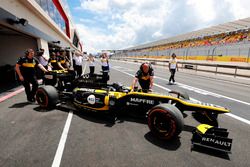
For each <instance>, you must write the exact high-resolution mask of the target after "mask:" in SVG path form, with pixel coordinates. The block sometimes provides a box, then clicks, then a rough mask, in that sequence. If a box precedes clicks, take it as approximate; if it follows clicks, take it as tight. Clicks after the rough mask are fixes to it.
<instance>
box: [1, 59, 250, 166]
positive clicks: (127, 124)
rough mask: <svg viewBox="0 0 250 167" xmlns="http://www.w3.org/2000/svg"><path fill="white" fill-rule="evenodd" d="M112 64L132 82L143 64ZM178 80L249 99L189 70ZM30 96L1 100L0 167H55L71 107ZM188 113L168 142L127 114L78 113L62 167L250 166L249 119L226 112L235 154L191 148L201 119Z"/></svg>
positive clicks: (118, 77) (240, 108)
mask: <svg viewBox="0 0 250 167" xmlns="http://www.w3.org/2000/svg"><path fill="white" fill-rule="evenodd" d="M111 65H112V67H113V68H114V69H111V73H110V75H111V80H110V83H112V82H121V83H124V84H125V85H131V82H132V79H133V77H131V76H130V75H127V74H125V73H124V72H126V73H129V74H132V75H134V74H135V72H136V70H137V69H138V66H139V65H135V64H130V63H117V62H111ZM116 69H117V70H119V71H117V70H116ZM96 71H98V69H97V70H96ZM155 75H156V76H158V77H160V78H156V79H155V83H156V84H158V85H161V86H163V87H165V88H168V89H173V88H176V89H183V85H182V87H181V86H180V85H178V84H177V85H167V81H166V80H163V79H164V78H165V79H168V77H169V73H168V72H167V70H165V71H164V69H162V68H158V67H155ZM161 78H163V79H161ZM190 78H191V79H190ZM176 80H177V82H179V83H182V84H186V85H189V86H193V87H197V88H200V89H204V90H207V91H211V92H213V93H218V94H222V95H224V96H228V97H234V98H236V99H238V100H242V101H245V102H249V101H250V100H249V97H248V96H247V94H248V95H249V87H244V86H239V85H235V84H233V83H223V84H222V83H218V82H217V81H215V80H211V79H204V78H202V79H201V78H200V77H197V76H194V75H193V76H192V77H190V75H188V74H184V73H177V75H176ZM194 90H195V89H192V90H187V89H185V91H187V92H188V93H189V94H190V96H191V97H192V98H195V99H197V100H200V101H204V102H210V103H214V104H219V105H221V106H226V107H228V108H230V109H231V110H232V113H233V114H236V115H237V114H238V115H239V116H241V117H243V118H245V119H248V120H249V106H247V105H245V104H241V103H238V102H235V101H230V100H229V99H225V98H221V97H220V98H216V97H214V96H211V95H204V94H200V92H199V91H197V90H196V92H195V91H194ZM154 91H157V92H162V93H163V92H165V91H166V90H164V89H161V88H159V87H157V86H154ZM197 92H199V93H197ZM203 93H204V92H203ZM235 95H237V96H235ZM25 101H26V99H25V97H24V93H21V94H19V95H17V96H15V97H13V98H11V99H8V100H7V101H4V102H2V103H0V111H1V112H0V129H1V131H0V136H1V138H0V150H1V152H0V166H51V164H52V161H53V159H54V156H55V152H56V150H57V146H58V143H59V140H60V137H61V133H62V131H63V127H64V124H65V121H66V118H67V115H68V112H67V111H61V110H52V111H49V112H45V111H41V110H40V109H39V107H38V106H37V105H36V104H27V103H25ZM186 113H187V114H188V116H187V117H186V118H185V128H184V131H183V132H182V133H181V134H180V137H179V139H178V140H176V141H171V142H166V141H161V140H158V139H156V138H155V137H154V136H152V135H151V134H150V133H149V129H148V127H147V125H146V124H144V122H143V121H141V120H137V119H133V118H128V117H124V118H119V120H117V121H116V123H115V124H111V123H110V119H109V117H108V116H99V115H96V114H88V113H83V112H74V116H73V118H72V122H71V125H70V129H69V133H68V138H67V141H66V145H65V148H64V152H63V156H62V161H61V165H60V166H130V167H131V166H148V167H151V166H185V167H186V166H250V160H249V159H248V157H249V156H248V154H249V148H250V142H249V141H248V139H249V137H250V128H249V125H248V124H246V123H243V122H240V121H238V120H236V119H234V118H231V117H229V116H227V115H221V116H220V118H219V120H220V126H221V127H224V128H227V129H229V131H230V134H229V137H232V138H233V147H232V154H229V155H226V154H220V153H216V152H214V151H210V150H198V151H192V152H191V151H190V147H191V141H190V139H191V137H192V134H191V131H192V129H193V128H194V127H195V126H196V125H198V124H199V123H198V122H196V121H195V120H194V119H193V118H192V116H191V115H190V113H188V112H186Z"/></svg>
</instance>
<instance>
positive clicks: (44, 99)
mask: <svg viewBox="0 0 250 167" xmlns="http://www.w3.org/2000/svg"><path fill="white" fill-rule="evenodd" d="M36 101H37V103H38V104H39V105H40V106H41V107H47V106H48V96H47V94H46V93H45V92H44V91H43V90H42V89H39V90H37V93H36Z"/></svg>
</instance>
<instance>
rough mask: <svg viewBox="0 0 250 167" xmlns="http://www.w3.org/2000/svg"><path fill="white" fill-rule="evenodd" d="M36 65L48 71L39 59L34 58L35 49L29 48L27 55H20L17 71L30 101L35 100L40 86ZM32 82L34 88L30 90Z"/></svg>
mask: <svg viewBox="0 0 250 167" xmlns="http://www.w3.org/2000/svg"><path fill="white" fill-rule="evenodd" d="M36 67H39V68H40V69H41V70H42V71H44V72H47V70H46V69H45V68H44V67H43V66H42V65H41V64H39V62H38V60H37V59H35V58H34V51H33V49H28V50H27V51H26V52H25V56H24V57H20V58H19V59H18V61H17V63H16V72H17V74H18V77H19V80H20V81H21V82H22V84H23V86H24V88H25V93H26V95H27V100H28V101H29V102H34V101H35V93H36V90H37V88H38V82H37V78H36V71H35V68H36ZM30 84H32V90H30Z"/></svg>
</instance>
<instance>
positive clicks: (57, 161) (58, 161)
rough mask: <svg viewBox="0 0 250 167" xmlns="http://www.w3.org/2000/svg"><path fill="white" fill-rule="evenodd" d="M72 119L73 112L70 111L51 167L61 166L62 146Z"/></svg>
mask: <svg viewBox="0 0 250 167" xmlns="http://www.w3.org/2000/svg"><path fill="white" fill-rule="evenodd" d="M72 117H73V112H72V111H70V112H69V114H68V117H67V120H66V123H65V125H64V129H63V133H62V135H61V139H60V142H59V144H58V147H57V150H56V155H55V157H54V160H53V163H52V165H51V166H52V167H59V166H60V164H61V159H62V155H63V150H64V146H65V143H66V140H67V136H68V132H69V127H70V124H71V120H72Z"/></svg>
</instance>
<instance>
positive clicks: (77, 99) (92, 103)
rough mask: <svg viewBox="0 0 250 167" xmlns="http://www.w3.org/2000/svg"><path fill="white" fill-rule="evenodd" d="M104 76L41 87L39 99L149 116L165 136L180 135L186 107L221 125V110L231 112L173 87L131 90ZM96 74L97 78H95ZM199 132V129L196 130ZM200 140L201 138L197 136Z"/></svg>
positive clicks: (153, 126) (41, 102)
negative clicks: (61, 87)
mask: <svg viewBox="0 0 250 167" xmlns="http://www.w3.org/2000/svg"><path fill="white" fill-rule="evenodd" d="M98 77H99V79H101V80H102V79H103V78H100V76H98V75H95V76H89V75H84V76H83V77H81V78H78V79H77V80H76V81H74V82H73V83H72V84H74V85H75V86H74V88H73V89H72V90H71V91H66V92H63V91H58V90H57V89H56V88H55V87H53V86H51V85H46V86H43V87H40V88H38V90H37V94H36V100H37V102H38V104H39V105H40V106H41V107H44V108H53V107H55V106H56V105H57V104H58V103H59V102H61V101H67V102H70V104H72V106H73V107H74V108H75V109H77V110H81V111H87V110H88V111H93V112H107V113H119V112H125V113H126V112H130V113H131V112H132V113H133V114H134V115H138V116H144V117H145V118H146V117H147V121H148V126H149V128H150V130H151V132H152V133H153V134H155V135H156V136H157V137H159V138H161V139H167V140H169V139H173V138H175V137H176V136H178V135H179V134H180V133H181V131H182V129H183V125H184V121H183V113H184V111H193V112H195V113H199V114H200V116H202V117H203V118H205V119H203V121H204V122H203V123H206V124H209V125H213V126H218V121H217V116H218V114H223V113H229V112H230V111H229V110H228V109H226V108H224V107H221V106H217V105H214V104H208V103H202V102H197V101H193V100H190V98H189V96H188V95H187V94H186V93H181V92H177V91H170V92H168V93H166V94H160V93H155V92H148V93H144V92H142V91H141V90H135V91H131V88H129V87H125V86H123V85H122V84H119V83H113V84H106V83H105V84H103V83H101V84H100V83H97V82H95V81H96V80H98ZM93 78H94V79H93ZM195 134H196V135H198V133H195ZM195 142H196V143H197V140H195Z"/></svg>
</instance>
